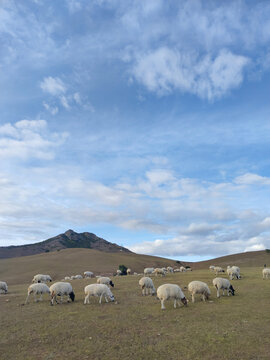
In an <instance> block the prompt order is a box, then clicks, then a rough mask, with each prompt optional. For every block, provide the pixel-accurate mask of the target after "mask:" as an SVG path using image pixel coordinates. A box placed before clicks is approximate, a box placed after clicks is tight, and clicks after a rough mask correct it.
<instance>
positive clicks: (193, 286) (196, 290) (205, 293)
mask: <svg viewBox="0 0 270 360" xmlns="http://www.w3.org/2000/svg"><path fill="white" fill-rule="evenodd" d="M188 291H189V292H190V293H191V296H192V302H193V303H194V302H195V294H201V295H202V300H203V301H205V300H208V298H209V295H210V294H211V291H210V289H209V287H208V285H207V284H206V283H204V282H202V281H191V282H190V283H189V284H188Z"/></svg>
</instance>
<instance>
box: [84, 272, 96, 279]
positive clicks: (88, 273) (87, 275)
mask: <svg viewBox="0 0 270 360" xmlns="http://www.w3.org/2000/svg"><path fill="white" fill-rule="evenodd" d="M83 275H84V277H85V278H91V277H92V276H94V273H93V272H92V271H85V272H84V273H83Z"/></svg>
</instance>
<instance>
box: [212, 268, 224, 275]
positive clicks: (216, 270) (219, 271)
mask: <svg viewBox="0 0 270 360" xmlns="http://www.w3.org/2000/svg"><path fill="white" fill-rule="evenodd" d="M214 272H215V274H216V275H217V274H218V273H224V272H225V270H224V269H222V267H220V266H215V268H214Z"/></svg>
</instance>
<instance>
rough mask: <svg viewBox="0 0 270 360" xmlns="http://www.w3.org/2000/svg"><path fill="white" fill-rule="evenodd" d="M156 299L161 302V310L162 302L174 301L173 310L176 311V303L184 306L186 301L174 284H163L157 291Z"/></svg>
mask: <svg viewBox="0 0 270 360" xmlns="http://www.w3.org/2000/svg"><path fill="white" fill-rule="evenodd" d="M157 297H158V298H159V300H160V301H161V309H162V310H165V309H166V308H165V306H164V302H165V300H169V299H174V308H175V309H176V303H178V305H179V306H180V301H178V300H181V301H182V303H183V304H184V305H185V306H186V305H187V299H186V298H185V295H184V293H183V292H182V290H181V288H180V287H179V286H178V285H176V284H163V285H161V286H159V288H158V289H157Z"/></svg>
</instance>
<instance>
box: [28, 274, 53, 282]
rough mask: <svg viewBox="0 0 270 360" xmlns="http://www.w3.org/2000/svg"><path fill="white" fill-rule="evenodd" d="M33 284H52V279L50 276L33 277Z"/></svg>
mask: <svg viewBox="0 0 270 360" xmlns="http://www.w3.org/2000/svg"><path fill="white" fill-rule="evenodd" d="M32 282H33V283H41V282H42V283H46V282H52V278H51V277H50V275H43V274H37V275H35V276H34V277H33V280H32Z"/></svg>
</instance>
